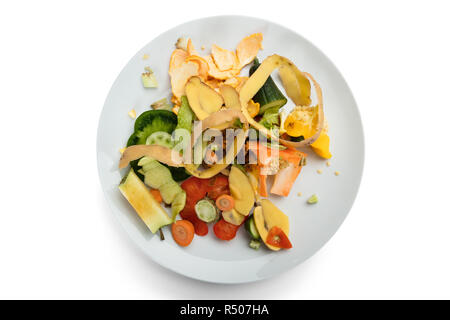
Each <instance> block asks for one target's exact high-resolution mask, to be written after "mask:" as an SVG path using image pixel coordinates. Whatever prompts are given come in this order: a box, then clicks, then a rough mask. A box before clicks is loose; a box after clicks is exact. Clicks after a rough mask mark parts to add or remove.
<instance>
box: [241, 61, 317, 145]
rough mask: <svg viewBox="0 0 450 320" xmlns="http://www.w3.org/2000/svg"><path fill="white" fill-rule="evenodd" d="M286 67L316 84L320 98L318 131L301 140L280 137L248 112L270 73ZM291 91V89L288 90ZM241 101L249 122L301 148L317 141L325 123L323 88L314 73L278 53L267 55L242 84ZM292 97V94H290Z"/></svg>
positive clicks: (243, 111) (286, 143) (283, 142)
mask: <svg viewBox="0 0 450 320" xmlns="http://www.w3.org/2000/svg"><path fill="white" fill-rule="evenodd" d="M281 66H283V67H286V68H292V69H293V70H294V71H295V72H296V73H297V72H298V73H299V74H301V75H303V76H304V77H306V78H308V79H309V80H310V81H311V82H312V83H313V85H314V88H315V91H316V95H317V100H318V103H317V105H318V107H319V110H318V124H317V128H316V133H315V134H314V135H313V136H311V137H309V138H307V139H305V140H303V141H300V142H294V141H289V140H284V139H281V138H280V137H277V136H275V135H274V134H273V133H272V132H271V131H269V130H268V129H267V128H266V127H264V126H262V125H261V124H259V123H258V122H256V121H255V120H254V119H253V118H252V117H251V116H250V114H249V113H248V111H247V106H248V103H249V101H250V99H252V97H253V96H254V95H255V94H256V92H258V90H259V89H260V88H261V87H262V86H263V85H264V83H265V82H266V80H267V79H268V78H269V76H270V74H271V73H272V72H273V70H275V69H277V68H279V67H281ZM286 91H289V90H286ZM239 93H240V97H239V100H240V103H241V112H242V114H243V115H244V117H245V118H246V119H247V121H248V123H249V124H250V125H251V126H253V127H255V128H256V129H258V130H259V131H260V132H262V133H263V134H264V135H266V136H268V137H270V138H271V139H273V140H275V141H279V142H280V143H281V144H283V145H286V146H289V147H294V148H300V147H306V146H309V145H311V144H312V143H313V142H314V141H316V140H317V139H318V138H319V136H320V133H321V132H322V129H323V125H324V114H323V96H322V89H321V88H320V85H319V84H318V83H317V81H316V80H315V79H314V78H313V76H312V75H310V74H309V73H307V72H302V71H300V70H299V69H298V68H297V67H296V66H295V65H294V64H293V63H292V62H291V61H290V60H289V59H287V58H285V57H282V56H279V55H277V54H274V55H271V56H269V57H267V58H266V59H265V60H264V61H263V62H262V63H261V65H260V66H259V68H258V69H257V70H256V71H255V73H253V75H252V76H251V77H250V78H249V79H248V80H247V81H246V82H245V84H244V85H243V86H242V88H241V90H240V92H239ZM289 98H291V96H289Z"/></svg>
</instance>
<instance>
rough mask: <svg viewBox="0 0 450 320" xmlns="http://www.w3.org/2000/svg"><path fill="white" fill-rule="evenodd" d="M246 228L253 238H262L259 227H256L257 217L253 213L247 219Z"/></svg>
mask: <svg viewBox="0 0 450 320" xmlns="http://www.w3.org/2000/svg"><path fill="white" fill-rule="evenodd" d="M245 230H247V232H248V233H249V234H250V236H251V237H252V238H253V240H259V239H261V237H260V235H259V232H258V229H256V224H255V219H254V218H253V215H252V216H251V217H250V218H248V219H247V221H245Z"/></svg>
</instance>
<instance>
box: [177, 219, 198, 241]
mask: <svg viewBox="0 0 450 320" xmlns="http://www.w3.org/2000/svg"><path fill="white" fill-rule="evenodd" d="M172 237H173V240H175V242H176V243H178V244H179V245H180V246H182V247H187V246H188V245H190V244H191V242H192V239H194V225H193V224H192V223H191V222H190V221H188V220H178V221H175V222H174V223H173V224H172Z"/></svg>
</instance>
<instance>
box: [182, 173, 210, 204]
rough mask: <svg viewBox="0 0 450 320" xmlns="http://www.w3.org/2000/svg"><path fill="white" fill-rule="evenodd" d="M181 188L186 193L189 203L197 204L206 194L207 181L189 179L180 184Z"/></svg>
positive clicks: (194, 178)
mask: <svg viewBox="0 0 450 320" xmlns="http://www.w3.org/2000/svg"><path fill="white" fill-rule="evenodd" d="M181 188H182V189H183V190H184V191H186V197H187V200H188V201H189V202H190V203H194V204H195V203H197V201H198V200H200V199H203V198H204V197H205V196H206V193H207V192H208V180H206V179H199V178H196V177H191V178H189V179H187V180H185V181H183V183H182V184H181Z"/></svg>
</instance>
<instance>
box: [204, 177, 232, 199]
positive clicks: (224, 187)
mask: <svg viewBox="0 0 450 320" xmlns="http://www.w3.org/2000/svg"><path fill="white" fill-rule="evenodd" d="M223 194H230V188H229V187H228V177H226V176H224V175H223V174H218V175H217V176H215V177H213V178H211V179H209V182H208V197H209V198H211V199H213V200H214V201H215V200H216V199H217V198H218V197H219V196H221V195H223Z"/></svg>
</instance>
